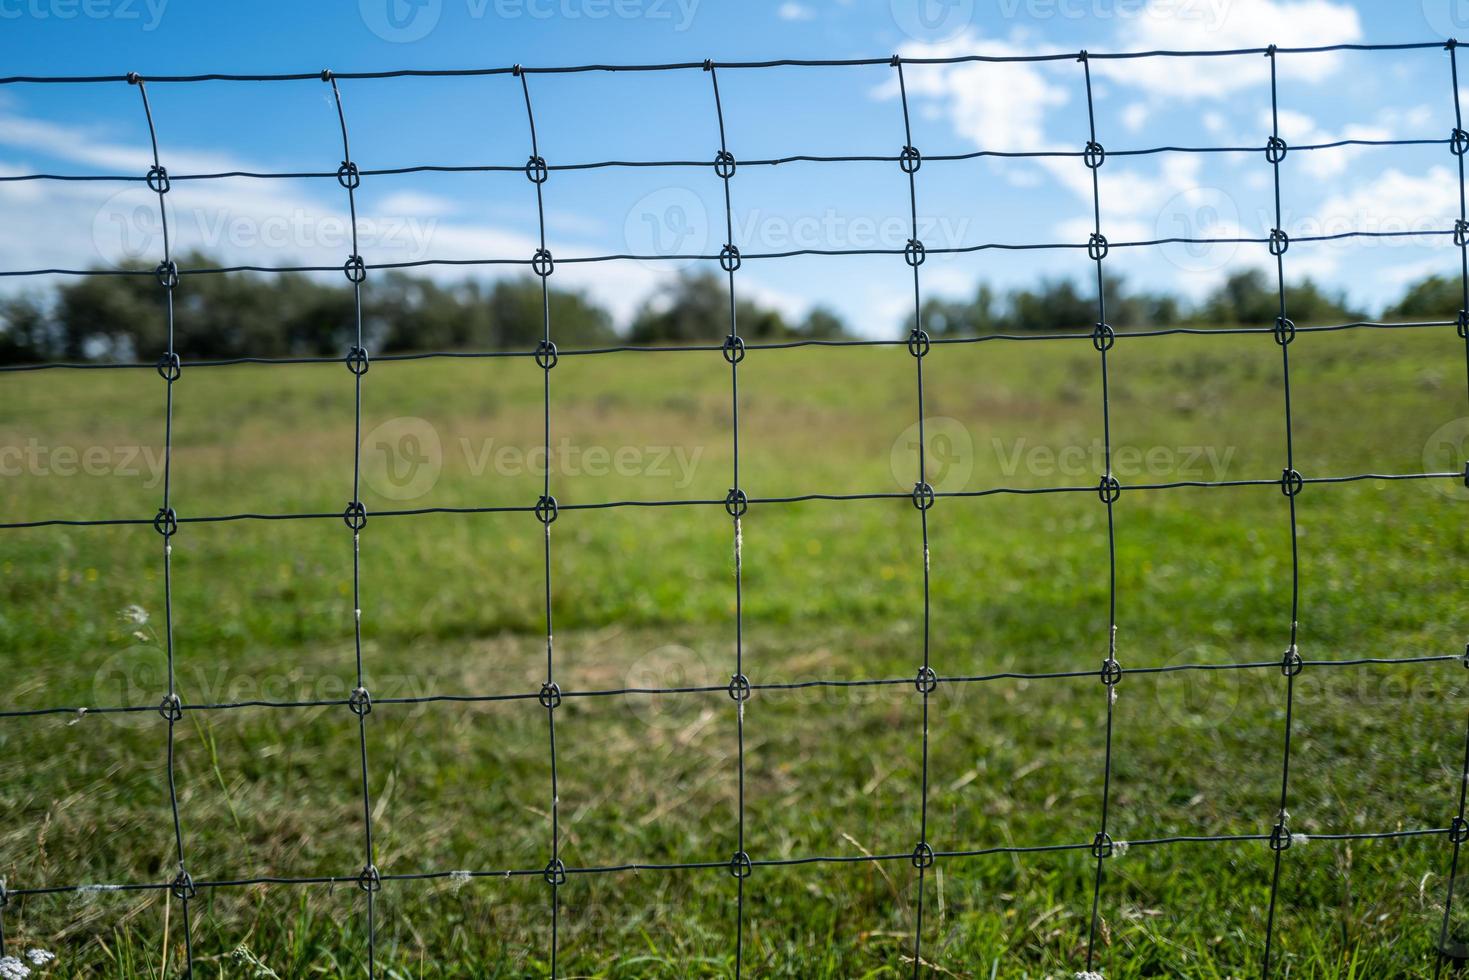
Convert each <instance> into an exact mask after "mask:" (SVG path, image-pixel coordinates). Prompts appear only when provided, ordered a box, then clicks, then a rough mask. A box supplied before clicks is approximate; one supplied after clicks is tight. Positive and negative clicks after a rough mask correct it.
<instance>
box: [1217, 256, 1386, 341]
mask: <svg viewBox="0 0 1469 980" xmlns="http://www.w3.org/2000/svg"><path fill="white" fill-rule="evenodd" d="M1285 307H1286V315H1288V316H1289V317H1290V318H1291V319H1292V320H1294V321H1295V322H1296V323H1301V324H1305V323H1316V324H1324V323H1333V322H1343V321H1351V320H1361V319H1365V317H1366V314H1365V313H1363V312H1361V311H1360V310H1356V309H1353V308H1352V307H1351V306H1350V305H1349V303H1348V300H1347V298H1346V295H1345V294H1337V295H1335V296H1332V295H1329V294H1327V293H1326V292H1324V291H1323V290H1322V289H1321V288H1320V287H1319V286H1317V285H1316V283H1315V282H1313V281H1312V280H1310V279H1303V280H1301V281H1300V282H1299V283H1296V284H1295V285H1290V284H1287V285H1286V287H1285ZM1279 313H1280V294H1279V286H1278V285H1277V284H1276V282H1275V280H1274V277H1273V276H1270V275H1269V274H1268V273H1266V272H1265V271H1264V270H1263V269H1244V270H1241V271H1239V272H1236V273H1234V274H1232V275H1231V276H1229V278H1228V279H1226V280H1225V281H1224V282H1223V283H1222V284H1221V285H1220V286H1219V287H1218V288H1217V289H1215V290H1214V292H1212V293H1210V294H1209V296H1208V297H1207V298H1206V299H1205V300H1204V302H1203V304H1202V305H1201V306H1200V307H1199V308H1198V309H1197V310H1196V311H1195V312H1194V315H1193V317H1192V319H1193V320H1194V321H1195V322H1197V323H1200V324H1202V325H1206V326H1219V327H1223V326H1236V325H1260V324H1268V323H1274V322H1275V318H1276V316H1278V315H1279Z"/></svg>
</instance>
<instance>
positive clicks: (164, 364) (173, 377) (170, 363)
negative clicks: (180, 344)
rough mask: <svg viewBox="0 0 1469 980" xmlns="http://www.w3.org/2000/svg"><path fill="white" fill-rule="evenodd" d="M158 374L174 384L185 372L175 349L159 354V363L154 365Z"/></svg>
mask: <svg viewBox="0 0 1469 980" xmlns="http://www.w3.org/2000/svg"><path fill="white" fill-rule="evenodd" d="M154 369H155V370H157V371H158V376H159V377H160V378H162V379H163V380H164V381H167V382H168V383H169V384H173V383H174V382H175V381H177V380H178V379H179V377H180V376H182V375H183V373H184V366H183V363H182V362H181V361H179V356H178V354H176V353H175V352H173V351H165V352H164V353H162V354H159V355H158V363H157V364H155V365H154Z"/></svg>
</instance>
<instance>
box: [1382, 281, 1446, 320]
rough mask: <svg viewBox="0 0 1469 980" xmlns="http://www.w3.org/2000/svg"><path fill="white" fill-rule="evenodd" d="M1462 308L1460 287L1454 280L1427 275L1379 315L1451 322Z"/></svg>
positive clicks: (1391, 318)
mask: <svg viewBox="0 0 1469 980" xmlns="http://www.w3.org/2000/svg"><path fill="white" fill-rule="evenodd" d="M1463 306H1464V292H1463V286H1462V285H1461V284H1460V282H1459V280H1458V279H1457V278H1454V279H1449V278H1448V277H1446V276H1429V277H1427V278H1426V279H1420V280H1418V281H1417V282H1415V283H1413V284H1412V285H1411V286H1409V287H1408V289H1407V292H1405V293H1404V294H1403V298H1402V299H1400V300H1398V301H1397V303H1396V304H1394V305H1392V306H1389V307H1388V308H1387V309H1386V310H1384V311H1383V313H1382V316H1383V319H1386V320H1452V319H1454V317H1456V316H1458V314H1459V310H1460V309H1462V308H1463Z"/></svg>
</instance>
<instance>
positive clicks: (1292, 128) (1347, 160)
mask: <svg viewBox="0 0 1469 980" xmlns="http://www.w3.org/2000/svg"><path fill="white" fill-rule="evenodd" d="M1270 124H1271V116H1270V110H1269V109H1264V110H1262V111H1261V113H1260V126H1261V128H1262V129H1264V130H1266V131H1267V132H1268V131H1269V129H1270ZM1392 135H1393V133H1392V130H1390V129H1388V128H1387V127H1386V126H1381V125H1370V124H1366V123H1350V124H1348V125H1347V126H1345V127H1343V128H1342V130H1341V131H1340V132H1338V133H1330V132H1327V131H1326V130H1324V129H1322V128H1321V127H1319V126H1318V125H1316V121H1315V120H1314V119H1312V118H1311V117H1310V116H1308V115H1306V114H1305V113H1304V112H1296V111H1294V110H1292V109H1281V110H1280V137H1281V139H1283V140H1285V143H1286V146H1287V147H1297V148H1299V147H1300V146H1302V145H1316V144H1324V143H1335V142H1338V141H1340V140H1346V139H1359V140H1385V139H1391V138H1392ZM1370 149H1371V147H1363V146H1336V147H1331V148H1329V149H1322V150H1300V151H1299V155H1298V157H1296V158H1295V159H1298V160H1299V161H1300V164H1299V166H1300V167H1301V169H1302V170H1303V171H1305V173H1307V174H1309V175H1310V176H1312V177H1316V178H1320V179H1327V178H1332V177H1339V176H1341V175H1342V174H1343V173H1345V172H1346V170H1347V167H1348V165H1349V164H1351V162H1352V161H1353V160H1354V159H1356V158H1357V157H1358V156H1360V155H1361V154H1362V153H1364V152H1366V151H1367V150H1370ZM1292 163H1294V160H1292ZM1287 165H1289V164H1287Z"/></svg>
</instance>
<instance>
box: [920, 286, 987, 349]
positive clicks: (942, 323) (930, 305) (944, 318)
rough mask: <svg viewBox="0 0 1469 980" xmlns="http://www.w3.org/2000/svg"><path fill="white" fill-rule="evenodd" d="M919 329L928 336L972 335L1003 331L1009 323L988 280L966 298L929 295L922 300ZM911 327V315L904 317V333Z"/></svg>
mask: <svg viewBox="0 0 1469 980" xmlns="http://www.w3.org/2000/svg"><path fill="white" fill-rule="evenodd" d="M920 315H921V316H922V318H923V330H924V332H925V333H927V334H928V335H929V336H930V337H973V336H979V335H981V334H988V333H1003V332H1004V331H1005V330H1006V329H1008V328H1009V327H1010V326H1011V322H1010V320H1009V319H1008V317H1006V316H1005V314H1003V313H1002V312H1001V311H1000V309H999V297H997V296H996V295H995V291H994V289H993V288H991V287H990V285H989V284H988V283H980V284H979V286H978V288H977V289H976V290H975V293H974V298H973V299H970V300H954V299H946V298H943V297H938V296H935V297H932V298H930V299H926V300H924V301H923V308H922V310H921V311H920ZM912 330H913V317H912V316H911V315H910V316H909V317H908V322H907V326H906V328H905V329H904V331H903V332H904V333H905V334H906V333H910V332H911V331H912Z"/></svg>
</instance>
